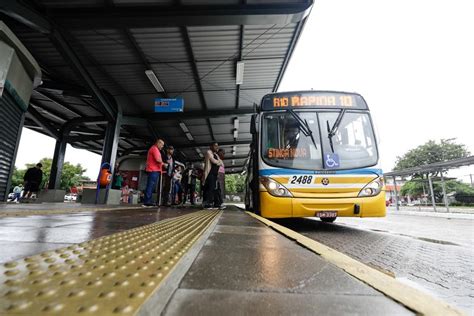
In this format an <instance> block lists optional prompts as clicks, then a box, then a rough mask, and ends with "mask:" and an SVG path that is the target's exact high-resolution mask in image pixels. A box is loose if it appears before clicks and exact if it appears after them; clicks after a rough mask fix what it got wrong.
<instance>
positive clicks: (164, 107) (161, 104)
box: [155, 98, 184, 112]
mask: <svg viewBox="0 0 474 316" xmlns="http://www.w3.org/2000/svg"><path fill="white" fill-rule="evenodd" d="M183 106H184V99H183V98H176V99H163V98H156V99H155V112H183Z"/></svg>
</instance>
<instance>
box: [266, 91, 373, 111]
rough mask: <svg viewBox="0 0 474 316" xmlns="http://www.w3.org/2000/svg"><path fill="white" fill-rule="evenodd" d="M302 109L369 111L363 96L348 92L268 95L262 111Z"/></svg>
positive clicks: (299, 92)
mask: <svg viewBox="0 0 474 316" xmlns="http://www.w3.org/2000/svg"><path fill="white" fill-rule="evenodd" d="M301 108H318V109H321V108H322V109H324V108H326V109H327V108H339V109H340V108H348V109H354V110H367V109H368V107H367V104H366V103H365V101H364V99H363V98H362V96H360V95H359V94H356V93H348V92H329V91H296V92H278V93H272V94H267V95H266V96H264V97H263V100H262V110H264V111H272V110H286V109H301Z"/></svg>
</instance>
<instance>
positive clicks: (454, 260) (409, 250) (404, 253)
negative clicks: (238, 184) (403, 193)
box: [275, 212, 474, 315]
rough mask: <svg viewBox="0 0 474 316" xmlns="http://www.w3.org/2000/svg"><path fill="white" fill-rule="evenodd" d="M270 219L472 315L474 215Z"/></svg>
mask: <svg viewBox="0 0 474 316" xmlns="http://www.w3.org/2000/svg"><path fill="white" fill-rule="evenodd" d="M275 222H277V223H279V224H281V225H284V226H286V227H288V228H290V229H293V230H295V231H297V232H299V233H301V234H303V235H305V236H307V237H310V238H312V239H314V240H317V241H319V242H321V243H323V244H325V245H327V246H329V247H331V248H334V249H336V250H338V251H340V252H342V253H344V254H347V255H349V256H351V257H352V258H354V259H356V260H358V261H361V262H363V263H365V264H367V265H369V266H372V267H375V268H378V269H379V270H382V271H385V272H387V273H388V274H391V275H394V276H395V277H396V278H397V279H399V280H400V281H402V282H405V283H408V284H409V285H411V286H412V287H416V288H418V289H420V290H422V291H424V292H428V293H430V294H432V295H434V296H436V297H439V298H441V299H442V300H444V301H446V302H447V303H449V304H452V305H453V306H457V307H459V308H461V309H463V310H464V311H465V312H467V313H468V315H474V277H473V275H474V217H473V216H471V219H458V218H452V217H451V216H450V215H449V214H445V215H444V216H443V217H433V216H420V215H405V214H395V213H393V212H391V213H389V214H388V216H387V217H386V218H363V219H359V218H338V219H337V220H336V222H335V223H333V224H325V223H322V222H320V221H319V220H318V219H291V220H276V221H275Z"/></svg>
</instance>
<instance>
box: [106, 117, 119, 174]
mask: <svg viewBox="0 0 474 316" xmlns="http://www.w3.org/2000/svg"><path fill="white" fill-rule="evenodd" d="M121 126H122V112H121V111H119V113H117V117H116V119H115V121H114V122H109V124H108V125H107V129H106V131H105V139H104V147H103V149H102V163H104V162H107V163H109V164H110V168H111V170H110V171H111V172H112V173H113V172H114V169H115V160H116V158H117V150H118V144H119V141H120V128H121Z"/></svg>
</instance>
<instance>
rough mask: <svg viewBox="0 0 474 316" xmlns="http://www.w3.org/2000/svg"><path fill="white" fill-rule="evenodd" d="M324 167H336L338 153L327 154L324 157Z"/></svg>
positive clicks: (337, 165)
mask: <svg viewBox="0 0 474 316" xmlns="http://www.w3.org/2000/svg"><path fill="white" fill-rule="evenodd" d="M324 164H325V165H326V168H337V167H339V155H337V154H327V155H326V159H325V160H324Z"/></svg>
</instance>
